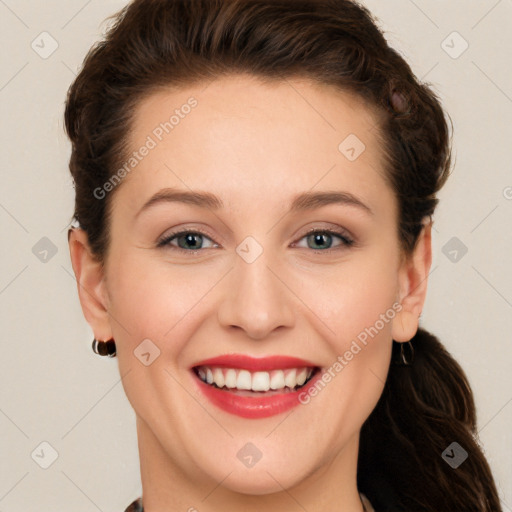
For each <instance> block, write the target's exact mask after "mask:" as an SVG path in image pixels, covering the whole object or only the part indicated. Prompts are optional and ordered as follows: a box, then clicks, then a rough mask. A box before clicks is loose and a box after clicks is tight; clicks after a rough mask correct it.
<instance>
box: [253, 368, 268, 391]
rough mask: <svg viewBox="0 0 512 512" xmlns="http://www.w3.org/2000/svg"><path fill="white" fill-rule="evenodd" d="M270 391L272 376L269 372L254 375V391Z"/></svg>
mask: <svg viewBox="0 0 512 512" xmlns="http://www.w3.org/2000/svg"><path fill="white" fill-rule="evenodd" d="M269 389H270V375H269V374H268V372H256V373H253V375H252V390H253V391H268V390H269Z"/></svg>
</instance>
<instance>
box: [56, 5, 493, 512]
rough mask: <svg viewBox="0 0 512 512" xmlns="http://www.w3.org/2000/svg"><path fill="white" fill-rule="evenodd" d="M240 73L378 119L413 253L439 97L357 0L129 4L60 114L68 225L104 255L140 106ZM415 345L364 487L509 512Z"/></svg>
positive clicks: (432, 364) (435, 365) (390, 503)
mask: <svg viewBox="0 0 512 512" xmlns="http://www.w3.org/2000/svg"><path fill="white" fill-rule="evenodd" d="M232 73H250V74H252V75H254V76H257V77H259V78H261V79H263V80H269V81H271V80H283V79H285V78H291V77H303V78H308V79H311V80H315V81H317V82H319V83H323V84H329V85H334V86H335V87H337V88H339V89H340V90H342V91H349V92H353V93H355V94H357V95H358V96H359V97H361V98H362V99H364V100H365V102H366V103H367V104H368V105H369V107H370V108H372V110H374V111H375V112H377V113H378V119H379V130H378V131H379V134H380V136H381V138H382V141H383V144H382V148H383V152H384V154H385V162H386V169H385V175H386V178H387V179H388V181H389V184H390V185H391V186H392V188H393V190H394V191H395V194H396V197H397V199H398V204H399V212H400V217H399V222H398V230H399V235H400V240H401V242H402V246H403V249H404V253H406V254H410V252H411V251H412V250H413V248H414V246H415V243H416V240H417V238H418V235H419V233H420V231H421V228H422V220H423V219H424V217H426V216H427V217H428V216H431V215H432V214H433V212H434V209H435V207H436V204H437V201H438V200H437V198H436V193H437V192H438V191H439V189H440V188H441V187H442V185H443V184H444V182H445V181H446V179H447V177H448V174H449V171H450V165H451V162H450V161H451V157H450V137H449V130H448V125H447V120H446V117H445V114H444V112H443V109H442V107H441V105H440V102H439V100H438V98H437V97H436V95H435V94H434V92H433V91H432V90H431V89H430V88H429V87H428V86H427V85H426V84H422V83H420V82H419V81H418V80H417V78H416V77H415V76H414V74H413V73H412V71H411V69H410V67H409V65H408V64H407V63H406V62H405V61H404V59H403V58H402V57H401V56H400V55H399V53H398V52H397V51H395V50H394V49H392V48H391V47H390V46H389V45H388V44H387V42H386V40H385V38H384V36H383V34H382V32H381V31H380V30H379V28H378V26H377V24H376V22H375V20H374V19H373V18H372V16H371V14H370V13H369V12H368V10H367V9H365V8H364V7H362V6H360V5H358V4H357V3H356V2H353V1H349V0H293V1H287V0H251V1H248V0H135V1H133V2H132V3H130V4H129V5H128V6H127V7H125V8H124V9H123V10H122V11H121V12H120V13H118V15H116V17H114V19H113V23H112V25H111V26H110V28H109V30H108V31H107V34H106V36H105V38H104V40H102V41H100V42H98V43H97V44H96V45H95V46H94V47H93V48H92V49H91V50H90V51H89V53H88V55H87V57H86V58H85V61H84V64H83V68H82V70H81V71H80V73H79V75H78V76H77V78H76V80H75V81H74V82H73V84H72V85H71V87H70V89H69V93H68V98H67V103H66V111H65V126H66V131H67V133H68V136H69V138H70V139H71V142H72V153H71V158H70V164H69V166H70V171H71V174H72V176H73V179H74V182H75V189H76V202H75V212H74V216H75V218H76V220H77V221H78V222H79V224H80V227H81V228H82V229H84V230H85V231H86V233H87V235H88V238H89V243H90V246H91V248H92V250H93V252H94V254H95V255H96V256H97V257H98V258H99V259H100V260H103V259H104V258H105V256H106V254H107V252H108V244H109V217H110V205H111V202H112V196H113V194H114V193H115V190H113V191H112V192H110V193H109V194H108V195H107V196H106V197H105V198H104V199H98V198H97V197H96V195H95V193H94V191H95V190H96V189H97V188H98V187H101V186H102V185H103V184H104V183H106V182H107V181H108V180H109V179H110V178H111V177H112V175H113V174H114V173H115V171H116V169H119V168H120V167H121V166H122V162H123V161H124V160H125V159H124V158H123V157H125V156H126V154H127V151H128V148H127V136H128V134H129V130H130V123H131V121H132V119H133V113H134V108H135V107H136V105H137V104H138V102H140V100H141V99H142V98H144V97H146V96H148V95H149V94H151V93H152V92H154V91H156V90H157V89H159V88H162V87H169V86H175V87H186V86H187V85H192V84H193V83H197V82H200V81H208V80H212V79H215V78H216V77H220V76H222V75H226V74H232ZM117 188H118V187H117ZM411 343H412V346H413V347H414V351H415V357H414V362H413V364H412V365H411V366H398V365H391V367H390V371H389V374H388V378H387V381H386V384H385V388H384V391H383V394H382V396H381V398H380V400H379V402H378V404H377V406H376V407H375V409H374V410H373V412H372V413H371V415H370V416H369V418H368V419H367V421H366V422H365V423H364V424H363V427H362V430H361V437H360V452H359V461H358V477H357V478H358V487H359V490H360V492H363V493H365V494H366V495H367V496H368V498H369V499H370V501H371V502H372V504H373V505H374V507H375V508H376V510H377V511H379V512H380V511H391V510H392V511H398V510H403V511H408V512H412V511H419V510H421V511H427V512H428V511H431V512H441V511H445V510H446V511H450V512H454V511H465V512H467V511H482V512H484V511H485V512H491V511H492V512H499V511H501V507H500V504H499V499H498V495H497V490H496V486H495V483H494V480H493V477H492V474H491V471H490V468H489V465H488V463H487V461H486V459H485V456H484V454H483V452H482V450H481V448H480V446H479V443H478V440H477V437H476V413H475V405H474V401H473V395H472V392H471V389H470V386H469V383H468V380H467V377H466V375H465V374H464V372H463V370H462V369H461V367H460V366H459V365H458V364H457V362H456V361H455V360H454V359H453V358H452V357H451V356H450V354H449V353H448V352H447V351H446V350H445V349H444V347H443V346H442V345H441V343H440V342H439V341H438V340H437V338H436V337H435V336H433V335H431V334H429V333H428V332H426V331H425V330H423V329H419V330H418V333H417V334H416V336H415V337H414V338H413V339H412V340H411ZM397 347H399V344H397V343H393V357H397V353H396V350H397ZM453 441H456V442H457V443H458V444H459V445H460V446H461V447H462V448H464V449H465V450H466V451H467V452H468V454H469V456H468V458H467V459H466V460H465V461H464V462H463V463H462V464H461V465H460V466H458V467H457V468H456V469H454V468H452V467H451V466H450V465H449V464H448V463H447V462H446V460H443V457H442V453H443V451H444V450H445V449H446V448H447V447H448V446H449V445H450V444H451V443H452V442H453Z"/></svg>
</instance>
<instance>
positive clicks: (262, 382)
mask: <svg viewBox="0 0 512 512" xmlns="http://www.w3.org/2000/svg"><path fill="white" fill-rule="evenodd" d="M197 374H198V376H199V378H200V379H201V380H202V381H203V382H206V383H208V384H215V385H216V386H217V387H218V388H222V387H226V388H228V389H233V388H236V389H240V390H252V391H269V390H271V389H272V390H279V389H285V388H289V389H294V388H296V387H297V386H302V385H303V384H304V383H305V382H306V381H307V380H308V379H309V378H310V377H311V375H312V374H313V368H290V369H286V370H272V371H270V372H264V371H258V372H250V371H248V370H237V369H234V368H220V367H208V366H201V367H199V368H198V369H197Z"/></svg>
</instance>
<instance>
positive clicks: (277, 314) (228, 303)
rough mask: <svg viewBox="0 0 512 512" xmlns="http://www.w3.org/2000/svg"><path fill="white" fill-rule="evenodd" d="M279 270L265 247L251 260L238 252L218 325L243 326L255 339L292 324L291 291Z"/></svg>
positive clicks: (222, 303) (227, 283) (240, 327)
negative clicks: (245, 259) (267, 255)
mask: <svg viewBox="0 0 512 512" xmlns="http://www.w3.org/2000/svg"><path fill="white" fill-rule="evenodd" d="M282 274H283V272H282V271H281V272H280V271H279V265H277V264H275V261H274V262H269V261H268V258H267V257H266V252H265V251H264V252H263V254H261V255H260V256H259V257H258V258H257V259H256V261H253V262H252V263H247V262H246V261H244V260H243V259H242V258H241V257H238V256H237V257H236V260H235V268H234V269H233V270H232V271H231V272H230V273H229V280H228V282H226V283H225V286H226V288H225V290H226V291H225V293H224V294H223V297H222V299H221V304H220V307H219V309H218V313H217V315H218V321H219V323H220V324H221V326H222V327H224V328H229V329H236V328H238V329H242V330H243V331H244V333H245V335H246V336H247V337H249V338H251V339H254V340H260V339H264V338H266V337H267V336H269V335H270V334H271V333H272V332H273V331H274V330H277V329H279V328H281V329H283V328H285V327H287V328H290V327H293V325H294V322H295V314H294V308H293V300H294V295H293V292H292V291H291V290H290V288H289V286H290V284H289V283H287V282H286V279H285V276H284V275H282ZM292 289H293V288H292ZM295 309H297V308H295Z"/></svg>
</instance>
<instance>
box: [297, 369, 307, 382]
mask: <svg viewBox="0 0 512 512" xmlns="http://www.w3.org/2000/svg"><path fill="white" fill-rule="evenodd" d="M307 378H308V369H307V368H303V369H302V370H301V371H300V372H298V373H297V385H298V386H302V384H304V382H306V379H307Z"/></svg>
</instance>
